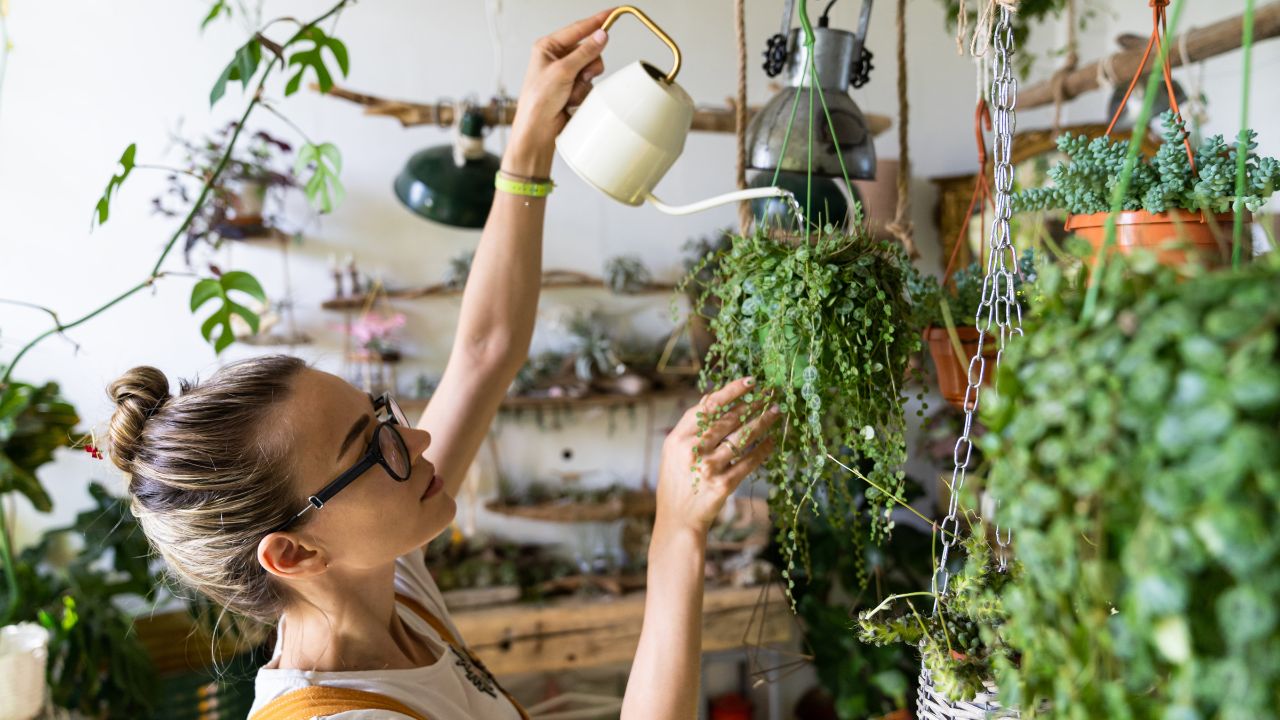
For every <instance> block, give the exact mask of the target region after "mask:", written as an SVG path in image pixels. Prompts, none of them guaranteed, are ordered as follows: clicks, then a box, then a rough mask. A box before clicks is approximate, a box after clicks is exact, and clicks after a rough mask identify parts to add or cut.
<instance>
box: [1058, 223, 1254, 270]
mask: <svg viewBox="0 0 1280 720" xmlns="http://www.w3.org/2000/svg"><path fill="white" fill-rule="evenodd" d="M1110 214H1111V213H1105V212H1101V213H1093V214H1092V215H1071V216H1069V217H1068V218H1067V223H1066V226H1065V227H1066V230H1067V232H1072V233H1075V234H1076V235H1079V236H1080V237H1082V238H1084V239H1085V240H1088V241H1089V244H1090V245H1092V246H1093V250H1094V253H1093V255H1091V256H1090V257H1089V258H1088V259H1087V260H1086V262H1087V263H1088V264H1089V266H1090V267H1092V266H1093V263H1094V259H1095V258H1096V257H1097V251H1098V250H1099V249H1101V248H1102V245H1103V243H1104V242H1105V241H1106V237H1107V217H1108V216H1109V215H1110ZM1233 222H1234V217H1233V216H1232V214H1231V213H1222V214H1219V215H1214V216H1213V217H1212V218H1209V217H1207V216H1206V215H1205V214H1204V213H1200V212H1189V211H1187V210H1171V211H1169V212H1163V213H1149V212H1147V211H1145V210H1130V211H1126V212H1121V213H1117V214H1116V241H1115V245H1114V251H1115V252H1119V253H1120V254H1122V255H1128V254H1130V253H1132V252H1133V251H1134V250H1135V249H1139V248H1141V249H1144V250H1149V251H1152V252H1154V253H1155V256H1156V261H1157V262H1159V263H1160V264H1161V265H1168V266H1170V267H1179V266H1182V265H1185V264H1186V263H1187V261H1188V260H1189V259H1190V257H1191V256H1192V255H1195V256H1196V257H1197V258H1198V259H1200V260H1201V261H1202V262H1204V263H1205V264H1206V265H1208V266H1209V267H1219V266H1221V265H1223V264H1224V263H1225V261H1226V259H1227V258H1228V257H1230V254H1231V253H1230V248H1231V226H1232V223H1233ZM1246 237H1248V234H1247V233H1246ZM1219 241H1221V245H1220V244H1219Z"/></svg>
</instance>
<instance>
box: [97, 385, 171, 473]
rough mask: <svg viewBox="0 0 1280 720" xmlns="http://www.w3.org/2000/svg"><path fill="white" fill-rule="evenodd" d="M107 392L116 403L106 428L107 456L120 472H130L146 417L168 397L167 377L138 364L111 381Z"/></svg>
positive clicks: (154, 411) (149, 416) (158, 409)
mask: <svg viewBox="0 0 1280 720" xmlns="http://www.w3.org/2000/svg"><path fill="white" fill-rule="evenodd" d="M107 394H108V395H109V396H110V397H111V400H112V402H114V403H115V404H116V411H115V413H114V414H113V415H112V416H111V426H110V430H109V431H108V433H109V436H110V439H111V459H112V461H113V462H115V464H116V467H118V468H120V469H121V470H123V471H124V472H132V471H133V470H132V468H133V459H134V458H135V457H137V455H138V448H139V447H140V446H141V441H142V431H143V428H144V427H145V426H146V422H147V420H148V419H150V418H151V416H152V415H155V414H156V413H157V412H159V411H160V409H161V408H163V407H164V404H165V403H166V402H168V401H169V398H170V397H172V396H171V395H170V394H169V379H168V378H167V377H165V374H164V373H162V372H160V371H159V370H157V369H156V368H153V367H151V366H150V365H140V366H138V367H135V368H133V369H132V370H130V371H128V372H126V373H125V374H124V375H121V376H120V377H119V378H117V379H116V381H115V382H113V383H111V385H110V386H108V387H107Z"/></svg>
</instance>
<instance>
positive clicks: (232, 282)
mask: <svg viewBox="0 0 1280 720" xmlns="http://www.w3.org/2000/svg"><path fill="white" fill-rule="evenodd" d="M233 290H234V291H236V292H240V293H244V294H245V295H249V296H251V297H253V298H255V299H257V300H258V301H259V302H262V303H265V302H266V301H267V295H266V293H264V292H263V291H262V285H260V284H259V283H258V281H257V279H256V278H254V277H253V276H252V275H250V274H249V273H247V272H243V271H240V270H233V271H231V272H227V273H223V274H222V276H221V277H217V278H205V279H203V280H201V281H200V282H198V283H196V285H195V287H194V288H192V289H191V312H195V311H196V310H198V309H199V308H200V306H202V305H204V304H205V303H207V302H209V301H210V300H213V299H215V298H216V299H218V300H221V303H220V305H219V307H218V308H217V309H216V310H214V311H213V314H212V315H210V316H209V317H208V318H206V319H205V321H204V323H203V324H202V325H201V326H200V334H201V335H203V336H204V339H205V340H208V341H209V342H212V343H213V350H214V352H215V353H221V352H222V351H223V350H226V349H227V346H229V345H231V343H233V342H235V339H236V336H235V332H234V331H233V330H232V327H231V316H232V315H239V316H240V317H241V318H243V319H244V321H245V322H246V323H248V324H249V328H250V329H251V330H253V332H255V333H256V332H258V314H257V313H255V312H254V311H252V310H250V309H249V308H247V307H245V306H244V305H241V304H239V303H237V302H235V301H234V300H232V299H231V297H230V293H231V291H233ZM219 326H221V332H219V333H218V337H217V339H214V337H213V332H214V330H217V329H218V328H219Z"/></svg>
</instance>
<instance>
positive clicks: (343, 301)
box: [320, 270, 676, 311]
mask: <svg viewBox="0 0 1280 720" xmlns="http://www.w3.org/2000/svg"><path fill="white" fill-rule="evenodd" d="M542 288H543V289H544V290H559V289H567V288H594V289H606V288H607V286H606V285H605V282H604V279H603V278H598V277H594V276H592V275H587V274H586V273H580V272H575V271H572V270H548V271H547V272H544V273H543V274H542ZM675 289H676V286H675V285H673V284H671V283H648V284H647V285H645V286H643V287H641V288H639V289H637V290H636V291H635V292H628V293H615V294H616V295H621V296H623V297H636V296H642V295H663V294H666V293H670V292H673V291H674V290H675ZM378 294H379V295H383V296H385V297H387V298H389V299H392V300H418V299H421V298H429V297H450V296H460V295H462V288H458V287H454V286H451V285H447V284H445V283H436V284H434V285H428V286H426V287H421V288H398V289H394V290H382V291H379V293H378ZM369 300H370V298H369V295H368V294H367V293H361V294H360V295H351V296H349V297H338V298H330V299H328V300H325V301H324V302H323V303H322V304H321V305H320V307H322V308H324V309H325V310H343V311H350V310H360V309H362V308H364V307H365V306H366V305H367V304H368V303H369Z"/></svg>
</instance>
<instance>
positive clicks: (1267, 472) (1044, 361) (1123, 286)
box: [982, 253, 1280, 720]
mask: <svg viewBox="0 0 1280 720" xmlns="http://www.w3.org/2000/svg"><path fill="white" fill-rule="evenodd" d="M1126 266H1127V267H1126ZM1040 285H1041V288H1042V290H1043V292H1042V294H1041V299H1040V300H1039V301H1038V302H1037V304H1036V305H1035V306H1033V307H1032V308H1031V311H1030V312H1029V313H1028V322H1027V327H1028V330H1027V337H1026V338H1025V339H1024V340H1023V341H1022V342H1019V343H1017V344H1016V345H1015V346H1014V347H1013V348H1012V349H1011V350H1010V355H1009V358H1008V359H1009V362H1007V363H1004V364H1003V367H1002V369H1001V372H1000V375H999V377H998V378H997V381H996V392H995V393H993V394H992V395H991V397H990V398H984V399H983V402H982V410H983V411H984V413H983V417H984V420H985V421H986V424H987V426H988V428H989V433H988V434H987V435H986V436H985V437H984V438H983V440H982V447H983V448H984V450H986V452H987V455H988V457H989V458H990V460H991V471H990V475H989V483H990V485H991V487H992V489H993V491H994V492H995V493H996V494H997V495H998V496H999V497H1001V498H1003V500H1004V502H1003V503H1002V504H1001V506H1000V509H999V514H998V515H997V518H998V519H999V520H1000V522H1001V525H1002V527H1009V528H1011V529H1012V531H1013V536H1014V538H1015V542H1016V544H1017V552H1018V556H1019V557H1020V558H1021V559H1022V561H1023V565H1024V572H1023V574H1022V575H1021V576H1020V577H1018V578H1016V579H1015V580H1014V581H1013V582H1012V583H1010V585H1009V588H1008V591H1007V592H1006V601H1005V608H1006V609H1007V611H1008V617H1007V621H1006V624H1005V630H1004V632H1003V633H1002V635H1003V637H1004V638H1005V640H1006V641H1007V642H1008V644H1009V645H1010V647H1011V648H1012V649H1013V650H1015V651H1017V652H1019V653H1021V663H1020V665H1019V666H1017V667H1011V668H1009V670H1008V673H1007V675H1005V676H1002V677H1001V679H1000V686H1001V689H1002V690H1008V691H1009V692H1010V693H1011V694H1014V695H1017V696H1018V697H1020V698H1021V706H1022V707H1023V710H1024V713H1025V712H1026V709H1027V708H1029V707H1036V706H1037V705H1039V704H1040V703H1041V702H1043V701H1048V702H1049V703H1050V705H1051V707H1049V708H1047V709H1046V710H1045V711H1044V712H1043V713H1042V716H1044V717H1048V718H1064V719H1065V718H1081V717H1108V718H1112V717H1127V718H1133V719H1134V720H1154V719H1155V718H1171V717H1186V718H1189V717H1200V718H1232V717H1240V718H1268V717H1272V718H1273V717H1276V708H1277V703H1276V700H1277V695H1276V688H1278V687H1280V663H1278V662H1277V658H1280V613H1278V612H1277V607H1276V602H1275V598H1276V593H1277V588H1280V535H1277V533H1276V532H1275V528H1276V526H1277V525H1280V482H1278V481H1277V473H1276V468H1278V467H1280V443H1277V442H1276V428H1277V427H1280V354H1278V352H1277V348H1280V295H1277V293H1276V288H1278V287H1280V256H1277V255H1276V254H1275V253H1272V254H1271V255H1269V256H1263V257H1262V258H1259V259H1257V260H1256V261H1255V262H1253V263H1250V264H1246V265H1244V266H1243V267H1242V268H1241V269H1239V270H1226V269H1223V270H1217V271H1212V272H1208V273H1204V274H1200V275H1197V276H1195V277H1192V278H1190V279H1181V280H1180V279H1179V278H1178V277H1177V275H1176V273H1175V271H1174V270H1172V269H1170V268H1166V267H1161V266H1143V265H1142V264H1139V263H1127V262H1116V263H1108V265H1107V267H1106V270H1105V271H1104V273H1103V276H1102V277H1100V278H1099V279H1097V280H1096V281H1095V286H1096V287H1097V290H1098V294H1097V298H1098V304H1097V306H1096V310H1095V311H1094V313H1093V314H1092V316H1091V318H1090V319H1089V320H1088V321H1086V322H1081V321H1080V318H1081V311H1082V308H1083V307H1084V306H1085V300H1084V298H1083V297H1082V295H1084V293H1083V292H1082V291H1081V290H1080V288H1079V285H1078V283H1077V284H1075V286H1074V287H1072V283H1071V282H1068V278H1066V277H1064V275H1063V273H1062V272H1061V271H1059V270H1057V269H1050V268H1043V269H1042V273H1041V279H1040ZM1064 348H1070V351H1069V352H1064V351H1063V349H1064ZM988 400H990V402H988Z"/></svg>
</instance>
